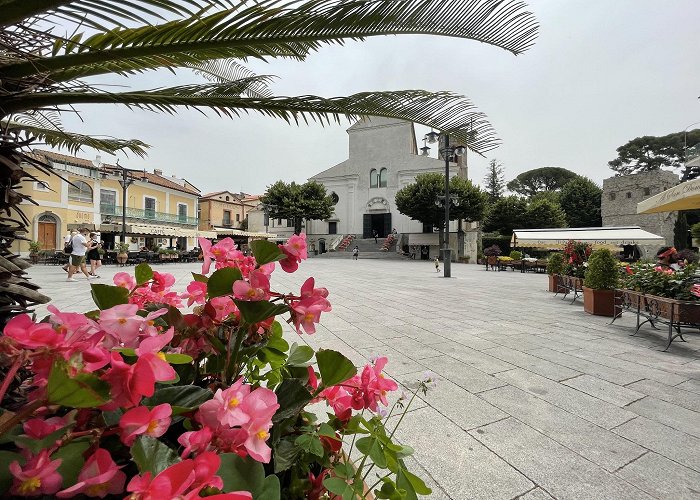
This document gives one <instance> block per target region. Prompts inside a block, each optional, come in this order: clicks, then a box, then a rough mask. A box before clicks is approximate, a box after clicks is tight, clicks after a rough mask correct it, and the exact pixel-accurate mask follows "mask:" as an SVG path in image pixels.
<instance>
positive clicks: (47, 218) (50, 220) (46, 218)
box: [39, 214, 56, 224]
mask: <svg viewBox="0 0 700 500" xmlns="http://www.w3.org/2000/svg"><path fill="white" fill-rule="evenodd" d="M39 222H45V223H47V224H56V217H54V216H53V215H52V214H42V215H41V216H40V217H39Z"/></svg>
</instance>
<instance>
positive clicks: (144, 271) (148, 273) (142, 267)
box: [134, 262, 153, 285]
mask: <svg viewBox="0 0 700 500" xmlns="http://www.w3.org/2000/svg"><path fill="white" fill-rule="evenodd" d="M134 276H135V277H136V284H137V285H143V284H144V283H146V282H147V281H151V280H152V279H153V269H151V266H149V265H148V264H146V263H145V262H142V263H141V264H139V265H138V266H136V268H135V269H134Z"/></svg>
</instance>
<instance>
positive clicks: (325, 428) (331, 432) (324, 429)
mask: <svg viewBox="0 0 700 500" xmlns="http://www.w3.org/2000/svg"><path fill="white" fill-rule="evenodd" d="M318 435H319V436H326V437H330V438H333V439H336V440H337V439H338V436H336V434H335V429H333V427H331V426H330V425H328V424H327V423H326V422H323V423H322V424H321V425H320V426H319V427H318Z"/></svg>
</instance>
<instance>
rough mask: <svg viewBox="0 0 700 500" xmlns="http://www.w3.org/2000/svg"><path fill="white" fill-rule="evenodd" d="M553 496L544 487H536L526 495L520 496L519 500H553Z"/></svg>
mask: <svg viewBox="0 0 700 500" xmlns="http://www.w3.org/2000/svg"><path fill="white" fill-rule="evenodd" d="M552 498H554V497H552V496H551V495H550V494H549V493H547V492H546V491H544V490H543V489H542V488H535V489H534V490H530V491H528V492H527V493H525V494H524V495H522V496H519V497H518V498H517V500H552Z"/></svg>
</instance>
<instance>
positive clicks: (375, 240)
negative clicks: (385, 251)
mask: <svg viewBox="0 0 700 500" xmlns="http://www.w3.org/2000/svg"><path fill="white" fill-rule="evenodd" d="M372 235H373V236H374V243H375V244H376V243H377V238H378V237H379V233H377V231H376V230H375V231H372Z"/></svg>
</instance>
